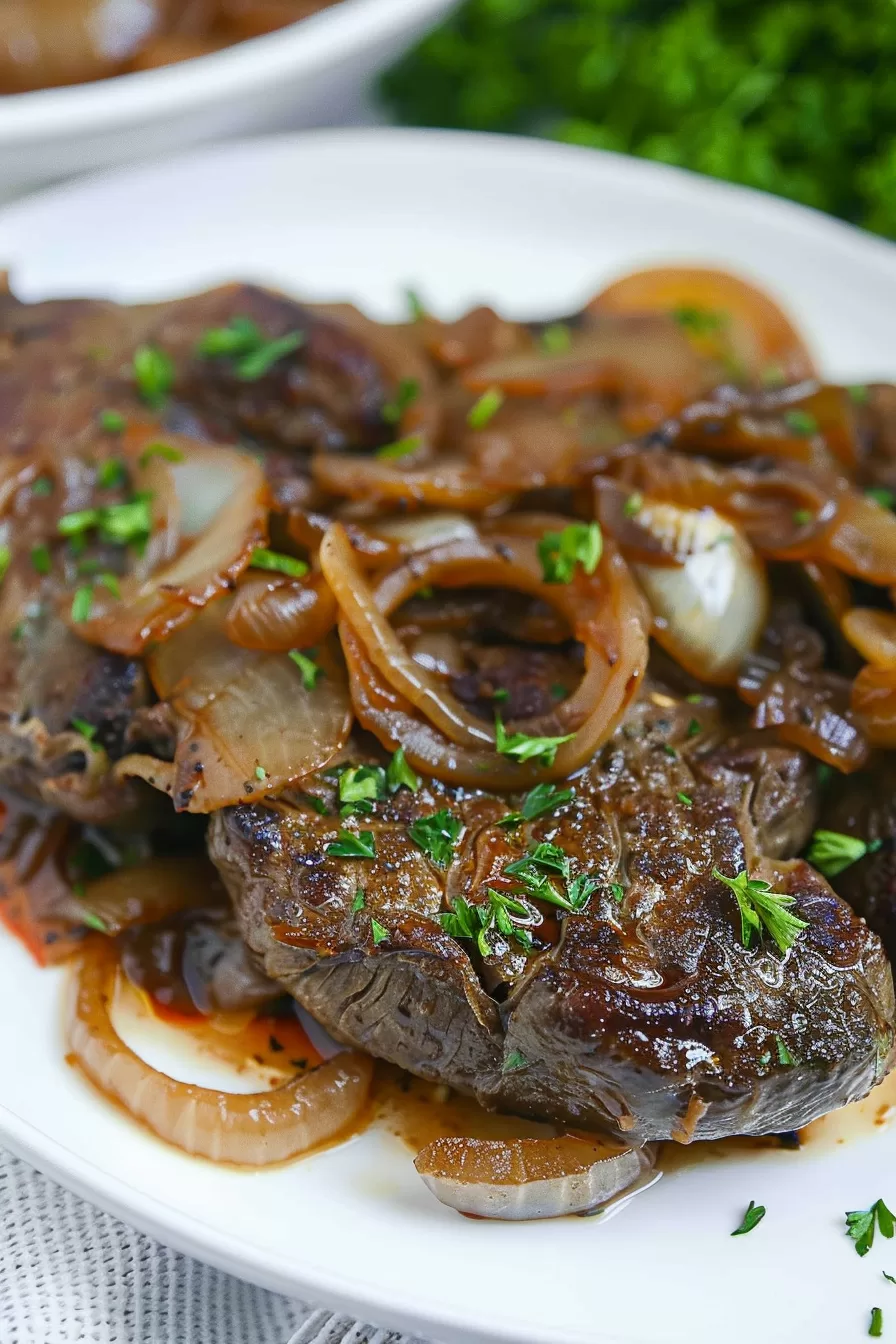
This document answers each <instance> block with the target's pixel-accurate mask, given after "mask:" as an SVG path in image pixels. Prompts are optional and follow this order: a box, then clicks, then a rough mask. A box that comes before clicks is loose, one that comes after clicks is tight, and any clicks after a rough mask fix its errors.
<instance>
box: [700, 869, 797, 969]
mask: <svg viewBox="0 0 896 1344" xmlns="http://www.w3.org/2000/svg"><path fill="white" fill-rule="evenodd" d="M712 875H713V877H714V878H716V879H717V881H719V882H724V884H725V886H726V887H728V889H729V890H730V891H732V892H733V893H734V896H735V898H736V900H737V907H738V910H739V912H740V928H741V942H742V943H743V945H744V947H749V946H750V945H751V943H752V941H753V936H754V934H756V935H759V936H761V934H762V931H763V929H765V930H766V932H767V933H768V934H769V935H770V937H771V938H772V939H773V940H774V942H775V943H776V944H777V947H778V950H779V951H780V952H782V953H784V952H787V951H789V949H790V948H791V947H792V946H793V944H794V943H795V942H796V940H797V938H798V937H799V936H800V934H801V933H802V931H803V929H806V928H808V924H807V923H806V921H805V920H804V919H800V918H799V917H798V916H797V915H792V914H791V913H790V908H789V907H790V906H792V905H795V904H796V901H795V898H794V897H793V896H786V895H784V894H782V893H780V892H776V891H772V889H771V886H770V885H769V883H768V882H764V881H762V880H761V879H759V878H752V877H750V876H749V874H748V873H747V871H746V869H744V870H743V871H742V872H740V873H738V874H737V876H736V877H726V876H725V874H724V873H720V872H719V870H718V868H713V870H712Z"/></svg>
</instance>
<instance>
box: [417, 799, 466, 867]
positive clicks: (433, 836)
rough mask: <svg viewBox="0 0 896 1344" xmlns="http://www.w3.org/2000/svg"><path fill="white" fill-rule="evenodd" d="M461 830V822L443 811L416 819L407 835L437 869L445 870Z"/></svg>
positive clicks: (445, 810) (452, 814)
mask: <svg viewBox="0 0 896 1344" xmlns="http://www.w3.org/2000/svg"><path fill="white" fill-rule="evenodd" d="M462 830H463V822H462V821H461V819H460V817H456V816H455V815H454V813H453V812H449V811H448V810H447V809H443V810H442V811H441V812H433V813H431V815H430V816H428V817H418V818H417V820H416V821H415V822H412V823H411V825H410V826H409V827H408V835H409V836H410V837H411V839H412V840H413V842H414V844H415V845H419V847H420V848H421V849H422V850H423V852H424V854H428V855H429V857H430V858H431V859H432V861H433V863H434V864H436V866H437V867H439V868H447V867H448V864H449V863H450V862H451V860H452V858H453V856H454V846H455V842H456V841H457V837H458V836H459V835H460V833H461V831H462Z"/></svg>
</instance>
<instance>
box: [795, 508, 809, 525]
mask: <svg viewBox="0 0 896 1344" xmlns="http://www.w3.org/2000/svg"><path fill="white" fill-rule="evenodd" d="M791 517H792V518H793V521H794V522H795V523H796V525H797V527H807V526H808V524H809V523H811V522H812V520H813V519H814V517H815V514H814V513H813V512H812V510H811V509H794V511H793V513H792V514H791Z"/></svg>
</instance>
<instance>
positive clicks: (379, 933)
mask: <svg viewBox="0 0 896 1344" xmlns="http://www.w3.org/2000/svg"><path fill="white" fill-rule="evenodd" d="M370 932H371V933H372V934H373V945H374V947H379V945H380V943H385V942H387V941H388V939H389V930H388V929H386V928H384V927H383V925H382V924H381V923H380V922H379V920H378V919H374V918H373V917H372V916H371V920H370Z"/></svg>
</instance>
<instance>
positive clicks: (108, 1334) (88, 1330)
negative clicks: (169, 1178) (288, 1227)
mask: <svg viewBox="0 0 896 1344" xmlns="http://www.w3.org/2000/svg"><path fill="white" fill-rule="evenodd" d="M0 1344H421V1341H416V1342H415V1341H413V1340H410V1339H409V1338H408V1337H407V1336H405V1335H397V1334H394V1333H391V1332H389V1331H382V1330H375V1329H374V1328H373V1327H372V1326H369V1325H363V1324H361V1323H360V1322H358V1321H351V1320H348V1319H347V1318H346V1317H343V1316H336V1315H334V1314H333V1313H332V1312H329V1311H323V1310H320V1309H315V1308H314V1307H310V1306H306V1305H305V1304H304V1303H302V1302H294V1301H291V1300H290V1299H289V1298H286V1297H278V1296H277V1294H276V1293H268V1292H265V1290H264V1289H263V1288H253V1287H252V1286H251V1285H250V1284H247V1283H242V1282H240V1280H239V1279H234V1278H231V1276H230V1275H229V1274H222V1273H221V1272H220V1271H219V1270H217V1269H210V1268H209V1267H208V1266H207V1265H203V1264H200V1263H199V1262H198V1261H197V1260H190V1259H189V1258H188V1257H187V1256H184V1255H179V1254H178V1253H177V1252H176V1251H172V1250H169V1249H168V1247H167V1246H162V1245H161V1244H160V1243H159V1242H157V1241H153V1239H152V1238H151V1237H145V1236H143V1235H142V1233H140V1232H134V1231H132V1229H131V1228H129V1227H126V1226H125V1225H124V1223H120V1222H118V1221H117V1220H116V1219H115V1218H111V1217H110V1216H109V1215H108V1214H106V1213H100V1212H99V1210H97V1209H94V1208H93V1207H92V1206H91V1205H90V1204H86V1203H85V1202H84V1201H83V1200H82V1199H79V1198H78V1197H77V1196H76V1195H72V1194H70V1193H69V1192H68V1191H67V1190H64V1189H63V1188H62V1187H61V1186H59V1185H56V1184H55V1183H54V1182H53V1181H50V1180H48V1179H47V1178H46V1177H45V1176H42V1175H40V1173H39V1172H36V1171H34V1170H33V1169H32V1168H31V1167H29V1166H27V1165H26V1164H25V1163H24V1162H20V1161H19V1160H18V1158H15V1157H13V1156H12V1155H11V1154H10V1153H7V1152H4V1151H3V1150H0Z"/></svg>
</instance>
